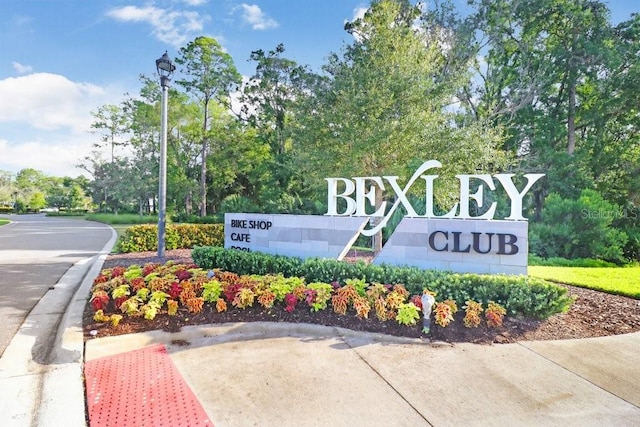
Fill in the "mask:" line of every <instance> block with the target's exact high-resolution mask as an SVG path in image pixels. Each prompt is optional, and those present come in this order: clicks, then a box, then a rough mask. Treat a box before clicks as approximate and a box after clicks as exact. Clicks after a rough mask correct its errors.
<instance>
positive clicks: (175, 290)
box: [168, 282, 182, 299]
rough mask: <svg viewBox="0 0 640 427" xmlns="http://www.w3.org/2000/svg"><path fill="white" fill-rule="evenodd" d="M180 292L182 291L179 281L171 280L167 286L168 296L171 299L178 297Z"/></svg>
mask: <svg viewBox="0 0 640 427" xmlns="http://www.w3.org/2000/svg"><path fill="white" fill-rule="evenodd" d="M180 292H182V286H180V283H178V282H173V283H172V284H171V287H170V288H169V292H168V294H169V296H170V297H171V298H172V299H178V297H179V296H180Z"/></svg>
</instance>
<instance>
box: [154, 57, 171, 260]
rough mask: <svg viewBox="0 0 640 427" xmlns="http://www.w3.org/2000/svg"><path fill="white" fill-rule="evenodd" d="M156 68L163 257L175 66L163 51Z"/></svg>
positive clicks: (159, 251) (159, 207)
mask: <svg viewBox="0 0 640 427" xmlns="http://www.w3.org/2000/svg"><path fill="white" fill-rule="evenodd" d="M156 68H157V70H158V75H159V76H160V86H161V87H162V111H161V118H160V123H161V126H160V173H159V175H160V176H159V179H158V181H159V185H158V257H159V258H164V248H165V229H166V224H167V109H168V107H167V105H168V103H167V98H168V93H169V83H170V82H171V80H170V79H169V77H170V76H171V74H172V73H173V72H174V71H175V69H176V66H175V65H173V62H171V58H169V55H167V52H166V51H165V52H164V55H162V56H161V57H160V58H158V59H156Z"/></svg>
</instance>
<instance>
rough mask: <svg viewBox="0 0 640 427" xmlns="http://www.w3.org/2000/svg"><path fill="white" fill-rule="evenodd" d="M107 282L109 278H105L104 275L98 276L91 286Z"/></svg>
mask: <svg viewBox="0 0 640 427" xmlns="http://www.w3.org/2000/svg"><path fill="white" fill-rule="evenodd" d="M108 281H109V277H107V276H106V275H105V274H100V275H98V277H96V278H95V279H93V286H95V285H97V284H99V283H106V282H108Z"/></svg>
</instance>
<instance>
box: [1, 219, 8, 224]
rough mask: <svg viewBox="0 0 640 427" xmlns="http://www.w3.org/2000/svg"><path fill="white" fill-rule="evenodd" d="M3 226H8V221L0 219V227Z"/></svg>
mask: <svg viewBox="0 0 640 427" xmlns="http://www.w3.org/2000/svg"><path fill="white" fill-rule="evenodd" d="M5 224H9V220H8V219H0V225H5Z"/></svg>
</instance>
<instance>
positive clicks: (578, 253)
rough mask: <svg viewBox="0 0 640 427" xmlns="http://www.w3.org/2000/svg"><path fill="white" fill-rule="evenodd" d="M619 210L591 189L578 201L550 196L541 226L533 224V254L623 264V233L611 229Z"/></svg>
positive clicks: (624, 240) (531, 240)
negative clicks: (601, 260)
mask: <svg viewBox="0 0 640 427" xmlns="http://www.w3.org/2000/svg"><path fill="white" fill-rule="evenodd" d="M619 212H620V208H619V207H618V206H615V205H613V204H611V203H609V202H607V201H606V200H604V199H603V198H602V196H601V195H600V194H598V193H597V192H596V191H594V190H591V189H585V190H583V191H582V193H581V194H580V197H579V198H578V199H577V200H572V199H563V198H562V197H560V196H559V195H558V194H555V193H554V194H550V195H549V196H548V197H547V199H546V200H545V204H544V208H543V209H542V220H541V222H540V223H534V224H531V229H530V234H531V238H530V251H531V252H533V253H535V254H536V255H539V256H541V257H545V258H548V257H563V258H597V259H603V260H607V261H613V262H617V263H622V262H624V261H625V259H624V255H623V247H624V245H625V243H626V241H627V236H626V234H625V233H624V232H622V231H620V230H617V229H615V228H613V227H612V222H613V220H614V218H616V215H618V214H619Z"/></svg>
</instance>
